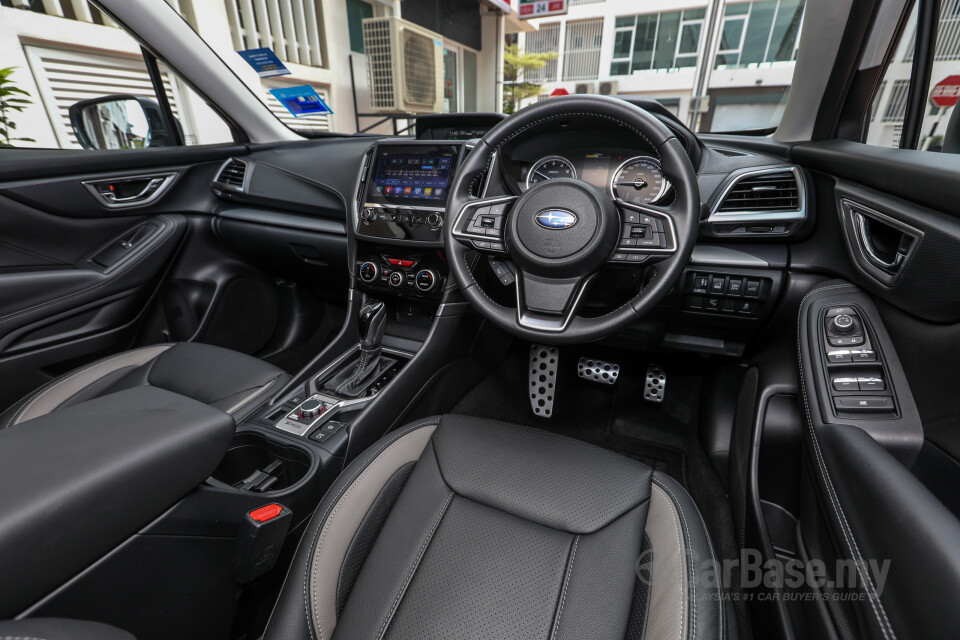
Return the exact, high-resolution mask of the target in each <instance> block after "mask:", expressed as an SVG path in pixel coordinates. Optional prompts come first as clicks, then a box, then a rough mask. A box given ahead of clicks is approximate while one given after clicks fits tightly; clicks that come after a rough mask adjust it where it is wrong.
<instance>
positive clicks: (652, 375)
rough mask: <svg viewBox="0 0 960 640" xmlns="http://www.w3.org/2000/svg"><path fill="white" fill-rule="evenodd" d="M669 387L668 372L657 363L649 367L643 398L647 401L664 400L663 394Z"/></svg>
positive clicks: (657, 401) (659, 401)
mask: <svg viewBox="0 0 960 640" xmlns="http://www.w3.org/2000/svg"><path fill="white" fill-rule="evenodd" d="M666 387H667V372H666V371H664V370H663V368H662V367H660V366H659V365H656V364H651V365H650V366H649V367H647V384H646V386H645V387H644V389H643V399H644V400H646V401H647V402H656V403H657V404H660V403H661V402H663V394H664V392H665V391H666Z"/></svg>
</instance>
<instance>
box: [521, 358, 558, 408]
mask: <svg viewBox="0 0 960 640" xmlns="http://www.w3.org/2000/svg"><path fill="white" fill-rule="evenodd" d="M559 356H560V352H559V351H558V350H557V348H556V347H548V346H546V345H542V344H532V345H530V366H529V368H528V369H527V370H528V371H529V372H530V374H529V376H528V378H529V380H530V408H531V409H533V415H535V416H540V417H541V418H549V417H550V416H552V415H553V399H554V398H555V397H556V396H557V361H558V360H559V359H560V358H559Z"/></svg>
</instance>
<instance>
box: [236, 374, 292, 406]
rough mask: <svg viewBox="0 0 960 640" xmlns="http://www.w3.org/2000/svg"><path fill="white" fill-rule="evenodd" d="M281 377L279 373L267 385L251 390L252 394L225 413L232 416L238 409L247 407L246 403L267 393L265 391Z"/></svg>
mask: <svg viewBox="0 0 960 640" xmlns="http://www.w3.org/2000/svg"><path fill="white" fill-rule="evenodd" d="M281 375H283V374H279V373H278V374H277V377H276V378H274V379H273V380H271V381H270V382H268V383H267V384H265V385H263V386H262V387H258V388H256V389H254V390H253V393H251V394H250V395H248V396H247V397H246V398H244V399H243V400H241V401H240V402H238V403H237V404H235V405H233V406H232V407H230V408H229V409H227V413H229V414H230V415H233V414H234V413H235V412H237V411H239V410H240V409H242V408H243V407H244V406H245V405H247V404H248V403H250V402H252V401H253V400H255V399H256V398H257V397H259V396H261V395H263V394H264V393H265V392H266V391H267V389H269V388H270V387H272V386H273V385H274V384H275V383H276V382H277V380H279V379H280V376H281Z"/></svg>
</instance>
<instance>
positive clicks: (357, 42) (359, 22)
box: [347, 0, 373, 53]
mask: <svg viewBox="0 0 960 640" xmlns="http://www.w3.org/2000/svg"><path fill="white" fill-rule="evenodd" d="M372 17H373V5H372V4H370V3H369V2H364V0H347V29H348V30H349V31H350V51H355V52H356V53H363V21H364V19H365V18H372Z"/></svg>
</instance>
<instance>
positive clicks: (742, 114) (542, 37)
mask: <svg viewBox="0 0 960 640" xmlns="http://www.w3.org/2000/svg"><path fill="white" fill-rule="evenodd" d="M804 8H805V3H804V0H752V1H751V0H639V1H638V0H569V10H568V13H567V14H566V15H563V16H554V17H545V18H539V19H536V20H531V21H530V22H531V24H532V25H534V26H535V27H536V29H537V31H536V32H535V33H522V34H519V37H518V41H519V44H520V46H521V48H522V49H524V50H526V51H540V52H545V51H556V52H558V53H559V57H558V59H557V60H555V61H552V62H550V63H549V64H548V65H547V66H546V67H545V68H544V69H541V70H539V71H537V72H535V73H534V74H532V77H529V76H528V78H527V80H529V81H532V82H542V83H543V94H544V95H549V94H550V93H552V92H553V91H555V90H557V89H564V90H566V91H569V92H570V93H577V92H580V93H609V94H612V95H636V96H644V97H650V98H655V99H657V100H659V101H660V102H661V103H662V104H663V105H664V106H666V107H667V108H668V109H670V110H671V111H673V112H674V114H675V115H677V116H678V117H679V118H680V119H681V120H682V121H684V122H685V123H687V124H688V125H690V126H691V127H692V128H693V129H694V130H696V131H725V130H733V129H741V130H742V129H749V128H756V129H763V128H767V127H771V126H775V125H776V123H777V122H778V121H779V119H780V112H781V111H782V109H783V102H784V100H785V95H786V92H787V90H788V89H789V85H790V81H791V78H792V77H793V68H794V65H795V60H796V50H797V44H798V42H799V34H800V30H801V28H802V25H803V12H804Z"/></svg>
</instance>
